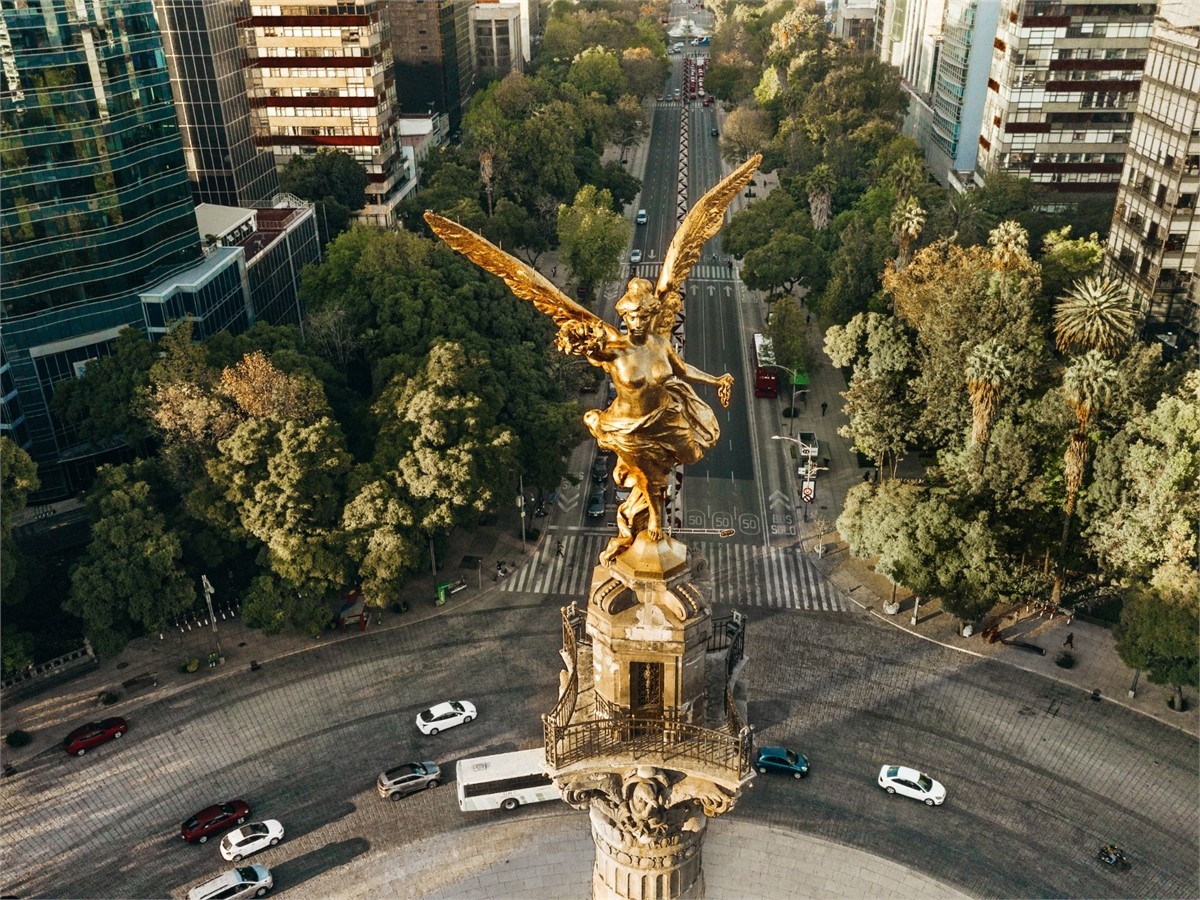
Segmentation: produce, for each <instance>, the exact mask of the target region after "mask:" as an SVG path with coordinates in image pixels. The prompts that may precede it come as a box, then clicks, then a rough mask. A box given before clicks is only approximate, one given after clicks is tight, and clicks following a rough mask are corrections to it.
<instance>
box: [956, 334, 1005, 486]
mask: <svg viewBox="0 0 1200 900" xmlns="http://www.w3.org/2000/svg"><path fill="white" fill-rule="evenodd" d="M1011 364H1012V352H1011V351H1010V350H1009V349H1008V347H1006V346H1005V345H1004V344H1001V343H1000V342H999V341H997V340H995V339H994V338H993V339H992V340H989V341H985V342H984V343H982V344H976V345H975V347H974V348H973V349H972V350H971V353H970V355H969V356H968V357H967V369H966V374H967V391H968V392H969V393H970V395H971V410H972V412H973V413H974V421H973V423H972V426H971V443H972V444H974V445H975V446H977V447H979V448H980V456H979V467H980V468H982V467H983V463H984V462H985V461H986V459H987V445H988V438H989V437H991V432H992V422H994V421H995V420H996V413H997V411H998V410H999V409H1000V389H1001V387H1003V386H1004V383H1005V382H1007V381H1008V380H1009V379H1010V378H1012V368H1011Z"/></svg>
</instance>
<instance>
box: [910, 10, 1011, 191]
mask: <svg viewBox="0 0 1200 900" xmlns="http://www.w3.org/2000/svg"><path fill="white" fill-rule="evenodd" d="M999 17H1000V0H947V2H946V8H945V11H944V13H943V16H942V26H941V51H940V53H939V54H938V63H937V70H936V72H935V73H934V78H933V95H932V98H931V101H930V102H931V106H932V107H933V125H932V128H930V129H929V130H928V131H927V132H923V133H921V134H919V135H917V140H918V142H919V143H921V145H922V146H923V147H924V148H925V151H926V152H925V159H926V162H927V163H928V165H929V168H930V170H931V171H932V172H933V175H934V177H935V178H936V179H937V180H938V181H939V182H940V183H942V184H950V185H953V186H954V187H956V188H957V189H959V190H963V189H964V188H965V186H966V184H970V183H971V181H972V173H973V172H974V170H975V150H976V147H977V146H978V143H977V141H978V138H979V132H980V126H981V124H982V123H983V105H984V99H985V95H986V93H987V79H988V69H989V67H990V65H991V60H992V40H993V38H994V37H995V35H996V24H997V21H998V19H999ZM964 181H965V183H966V184H964Z"/></svg>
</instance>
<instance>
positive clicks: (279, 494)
mask: <svg viewBox="0 0 1200 900" xmlns="http://www.w3.org/2000/svg"><path fill="white" fill-rule="evenodd" d="M349 470H350V457H349V454H348V453H347V452H346V450H345V441H344V438H343V437H342V432H341V429H340V428H339V427H338V426H337V424H336V423H335V422H333V420H332V419H330V418H329V417H328V416H321V417H319V418H317V419H316V420H315V421H303V420H287V421H283V422H277V421H272V420H270V419H266V418H261V417H257V416H253V417H250V418H247V419H246V420H245V421H243V422H242V424H240V425H239V426H238V427H237V428H236V429H235V430H234V432H233V434H231V435H230V436H229V437H228V438H226V439H224V440H223V441H221V443H220V455H219V456H218V457H217V458H216V459H213V460H211V461H210V462H209V464H208V473H209V476H210V478H211V479H212V482H213V485H214V486H215V487H216V488H217V489H218V490H219V491H221V493H222V495H223V497H224V499H225V500H226V501H227V502H228V503H230V504H231V505H232V507H233V509H234V510H235V512H236V515H237V518H238V520H239V521H240V523H241V526H242V528H243V529H244V530H245V531H246V533H247V534H249V535H251V536H253V537H254V538H255V539H257V540H258V541H259V542H261V544H262V545H263V547H264V548H265V550H266V558H267V562H268V564H269V565H270V567H271V570H272V571H273V572H274V573H275V574H276V575H278V576H279V577H280V578H281V579H282V580H283V581H284V583H286V584H288V585H291V586H293V587H295V588H306V589H308V590H309V591H312V592H319V591H328V590H336V589H339V588H341V587H343V586H344V585H345V584H346V581H347V577H348V572H347V566H346V563H347V558H346V555H345V547H344V537H343V535H342V531H341V528H340V525H341V517H342V503H343V498H344V496H345V482H346V476H347V473H348V472H349Z"/></svg>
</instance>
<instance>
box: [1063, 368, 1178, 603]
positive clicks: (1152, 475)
mask: <svg viewBox="0 0 1200 900" xmlns="http://www.w3.org/2000/svg"><path fill="white" fill-rule="evenodd" d="M1198 397H1200V374H1197V373H1195V372H1190V373H1188V375H1187V376H1186V377H1185V378H1184V379H1183V381H1182V383H1181V384H1179V385H1178V386H1176V387H1175V388H1174V389H1172V390H1169V391H1167V392H1165V393H1164V394H1163V396H1162V397H1160V398H1159V400H1158V402H1157V403H1156V404H1155V405H1154V407H1153V408H1152V409H1150V410H1147V411H1142V412H1140V413H1135V414H1134V415H1133V416H1132V417H1131V418H1130V420H1129V421H1127V422H1126V423H1125V425H1124V428H1123V429H1122V431H1121V432H1120V433H1119V434H1117V435H1116V436H1114V438H1113V439H1112V440H1110V441H1106V442H1105V443H1104V444H1102V445H1101V446H1100V447H1099V448H1097V451H1096V463H1095V469H1094V476H1093V487H1092V488H1091V489H1089V491H1088V494H1087V498H1086V504H1085V503H1084V502H1082V501H1081V504H1080V505H1081V515H1082V516H1083V517H1084V518H1085V519H1086V520H1087V521H1088V525H1087V527H1086V528H1085V529H1084V532H1083V533H1084V537H1085V538H1086V539H1087V541H1088V544H1089V546H1090V547H1091V549H1092V552H1093V553H1094V554H1095V556H1096V558H1097V560H1098V561H1099V563H1100V569H1101V571H1102V572H1103V573H1105V574H1106V575H1107V577H1109V578H1112V579H1115V580H1118V581H1119V582H1120V583H1122V584H1126V585H1137V584H1140V585H1144V586H1146V587H1147V588H1148V589H1149V590H1151V591H1153V593H1154V594H1155V596H1157V597H1158V598H1159V599H1161V600H1162V601H1163V602H1167V603H1173V604H1176V605H1178V604H1181V603H1184V602H1187V601H1188V599H1189V597H1191V596H1193V595H1194V594H1195V592H1196V589H1197V577H1196V571H1197V546H1198V545H1200V537H1198V533H1197V529H1198V525H1197V523H1198V522H1200V399H1198Z"/></svg>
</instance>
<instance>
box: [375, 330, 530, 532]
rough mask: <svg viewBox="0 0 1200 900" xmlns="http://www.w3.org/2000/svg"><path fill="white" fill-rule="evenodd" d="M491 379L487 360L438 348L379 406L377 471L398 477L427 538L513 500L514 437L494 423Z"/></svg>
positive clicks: (447, 347)
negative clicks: (508, 498)
mask: <svg viewBox="0 0 1200 900" xmlns="http://www.w3.org/2000/svg"><path fill="white" fill-rule="evenodd" d="M491 377H492V373H491V372H490V371H489V366H488V362H487V360H486V359H483V358H481V357H479V356H478V355H474V354H470V353H468V352H466V351H464V349H463V348H462V347H461V346H459V345H457V344H451V343H437V344H435V345H434V346H433V348H432V349H431V350H430V353H429V357H428V360H427V361H426V364H425V365H424V366H423V367H422V369H421V371H420V372H419V373H418V374H417V375H416V376H414V377H412V378H406V377H399V378H397V379H396V380H395V381H394V382H393V383H392V384H391V385H389V386H388V389H387V390H386V391H384V393H383V396H382V397H381V398H380V400H379V401H378V403H377V404H376V413H377V415H378V416H379V419H380V421H381V423H382V425H381V429H380V439H379V444H378V447H377V454H376V468H377V470H378V471H392V472H394V473H395V477H396V479H397V486H398V488H399V489H400V490H401V492H402V496H404V497H406V498H408V499H409V502H411V504H412V507H413V510H414V516H415V522H416V526H417V527H418V528H420V529H421V531H422V532H423V533H424V534H425V535H427V536H432V535H435V534H446V533H448V532H449V531H450V530H451V529H453V528H455V527H459V526H463V527H470V526H473V525H474V524H476V522H478V519H479V516H480V515H482V514H483V513H485V512H489V511H490V510H493V509H495V508H496V504H497V502H498V501H499V499H500V498H504V499H507V497H508V495H509V491H510V487H509V481H510V480H511V478H512V475H513V471H514V470H513V452H514V450H515V438H514V436H513V434H512V432H511V431H509V430H508V429H506V428H504V427H502V426H501V425H500V424H499V423H498V422H497V420H496V415H495V412H494V410H495V408H496V405H495V402H494V401H495V394H496V392H497V391H498V390H499V388H498V387H496V386H490V385H488V384H487V381H488V380H489V379H490V378H491ZM489 400H491V401H492V402H489Z"/></svg>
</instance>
